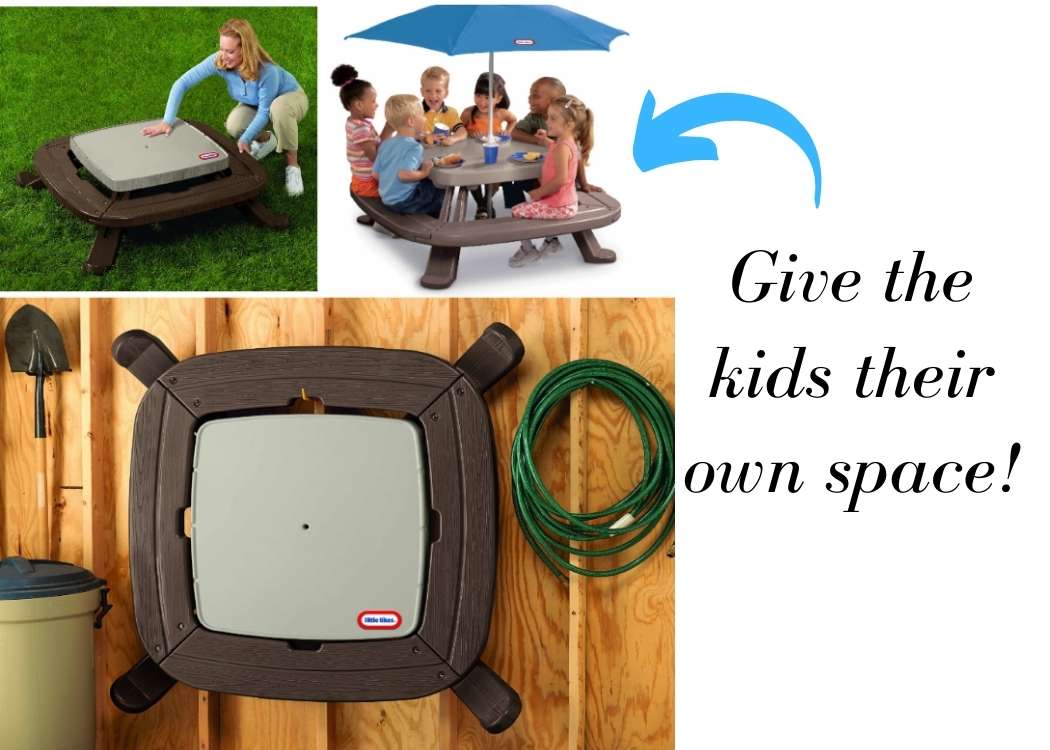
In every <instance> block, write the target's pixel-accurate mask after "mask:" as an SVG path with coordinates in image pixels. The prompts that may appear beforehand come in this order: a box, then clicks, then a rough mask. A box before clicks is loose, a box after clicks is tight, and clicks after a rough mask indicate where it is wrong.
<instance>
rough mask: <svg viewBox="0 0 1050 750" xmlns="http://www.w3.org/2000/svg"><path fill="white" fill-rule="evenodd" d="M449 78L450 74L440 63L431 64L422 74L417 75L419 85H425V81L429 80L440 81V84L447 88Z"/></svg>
mask: <svg viewBox="0 0 1050 750" xmlns="http://www.w3.org/2000/svg"><path fill="white" fill-rule="evenodd" d="M449 78H451V76H449V74H448V71H447V70H445V69H444V68H442V67H441V66H440V65H431V66H430V67H429V68H427V69H426V70H424V71H423V75H421V76H420V77H419V85H420V86H425V85H426V83H427V81H430V80H434V81H441V85H443V86H444V87H445V89H446V90H447V89H448V82H449Z"/></svg>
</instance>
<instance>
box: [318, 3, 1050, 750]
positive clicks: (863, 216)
mask: <svg viewBox="0 0 1050 750" xmlns="http://www.w3.org/2000/svg"><path fill="white" fill-rule="evenodd" d="M564 5H565V6H566V7H569V8H572V9H575V10H578V11H580V12H584V13H588V14H590V15H592V16H594V17H596V18H598V19H600V20H602V21H604V22H606V23H609V24H611V25H613V26H618V27H620V28H624V29H627V30H628V31H630V32H631V35H630V36H629V37H626V38H621V39H619V40H618V41H616V42H615V43H614V44H613V47H612V51H611V52H610V53H607V54H606V53H573V54H553V53H551V54H534V55H529V54H528V53H517V54H504V55H497V70H498V71H499V72H501V73H502V74H503V75H504V76H505V77H507V79H508V81H509V83H510V93H511V98H512V101H513V106H512V109H513V110H514V111H515V112H516V113H517V114H519V116H520V115H523V114H524V113H525V111H526V110H527V108H526V107H525V106H524V99H525V94H526V92H527V88H528V84H529V82H530V81H531V80H533V79H534V78H535V77H537V76H539V75H546V74H552V75H557V76H559V77H561V78H563V80H565V81H566V83H567V84H568V88H569V90H570V91H571V92H573V93H576V94H577V95H579V96H580V97H581V98H583V99H584V100H585V101H586V102H587V103H588V104H590V105H591V106H592V108H593V109H594V110H595V113H596V119H597V144H596V147H595V152H594V157H593V168H592V175H593V180H594V181H595V182H596V183H598V184H600V185H602V186H604V187H606V188H607V189H608V190H609V191H610V192H611V193H613V195H615V196H616V197H617V198H618V199H620V200H621V202H622V203H623V205H624V211H623V219H622V220H621V221H620V222H619V223H617V224H616V225H614V226H613V227H610V228H608V229H605V230H602V231H599V232H598V236H599V237H600V238H601V239H602V240H603V241H604V244H606V245H607V246H609V247H613V248H614V249H616V250H617V251H618V252H619V254H620V260H619V262H618V263H616V264H614V265H613V266H609V267H605V268H602V267H592V266H585V265H584V264H582V262H580V260H579V258H578V256H575V255H574V253H563V254H562V255H561V256H560V257H558V258H557V259H556V260H555V262H547V261H544V262H543V263H541V264H539V265H538V266H536V267H533V268H526V269H521V270H512V269H509V268H506V266H505V265H504V263H505V259H506V256H507V255H509V253H510V251H511V249H512V248H498V249H492V250H488V249H484V250H483V249H464V251H463V257H462V262H461V272H460V280H459V282H458V283H457V284H456V285H455V286H454V287H453V289H452V290H451V293H457V294H463V295H472V296H473V295H501V296H502V295H508V294H509V295H518V294H521V295H529V294H537V293H538V294H545V295H581V294H585V295H598V296H602V295H623V294H627V295H674V296H676V297H677V299H678V304H677V365H678V373H677V374H678V376H677V387H676V396H677V420H678V449H677V452H678V463H679V465H680V471H679V476H681V475H682V474H683V473H684V471H685V469H686V467H687V466H688V465H689V464H690V463H692V462H694V461H700V460H707V461H711V462H713V463H717V462H720V461H731V462H734V463H739V462H743V461H748V460H751V461H764V462H770V461H774V460H796V461H799V462H800V463H801V464H802V466H803V478H804V479H805V487H804V490H803V491H802V492H801V493H799V494H796V495H790V494H787V493H786V492H777V493H767V492H754V493H752V494H750V495H744V494H740V493H736V494H730V495H725V494H722V493H719V492H716V491H712V492H708V493H705V494H703V495H691V494H689V493H687V492H685V491H684V490H683V491H680V492H679V497H678V500H679V503H678V519H679V521H678V534H677V540H678V543H677V558H676V565H677V566H679V567H678V576H677V582H678V585H677V604H678V607H677V739H678V746H679V747H683V748H712V749H717V750H727V749H729V748H748V749H750V748H807V749H809V750H813V749H816V748H829V749H830V748H835V749H838V748H844V747H849V748H890V747H892V748H1046V747H1050V723H1048V722H1047V721H1046V715H1047V706H1048V705H1050V677H1048V675H1050V639H1048V637H1047V633H1048V632H1050V609H1048V607H1047V604H1046V601H1047V595H1048V591H1047V589H1048V587H1047V578H1048V572H1050V545H1048V544H1047V542H1046V540H1047V538H1048V536H1050V509H1048V507H1047V499H1048V498H1047V492H1046V490H1045V481H1046V470H1045V466H1046V456H1047V438H1046V432H1047V429H1046V422H1047V399H1046V395H1045V394H1046V382H1047V374H1048V373H1047V358H1046V355H1045V346H1046V335H1045V322H1046V320H1047V305H1046V302H1045V301H1044V299H1045V298H1044V295H1043V288H1044V285H1045V283H1046V270H1047V261H1046V252H1047V249H1048V242H1047V239H1048V237H1047V226H1046V220H1045V216H1046V202H1047V198H1048V197H1050V190H1048V189H1047V183H1048V180H1050V169H1048V167H1050V158H1048V149H1047V145H1046V144H1047V105H1046V97H1047V95H1048V92H1047V88H1048V87H1047V83H1046V71H1047V70H1048V69H1050V68H1048V65H1047V55H1046V52H1045V50H1046V42H1045V25H1043V24H1041V23H1040V20H1039V19H1037V18H1036V17H1034V16H1032V15H1029V13H1028V12H1027V9H1028V8H1031V7H1034V6H1031V5H1025V4H1021V3H1010V4H997V5H995V6H990V5H989V6H984V7H983V8H980V9H978V8H976V7H954V6H948V5H945V6H942V7H940V8H934V7H929V6H927V7H917V6H916V5H915V4H914V3H907V4H905V3H893V2H891V3H879V4H877V5H869V6H867V8H860V7H857V6H851V7H846V6H845V4H830V3H829V4H826V5H818V4H812V3H790V4H788V3H774V2H769V3H756V2H747V3H718V4H713V3H712V4H688V5H686V4H675V5H672V4H670V3H656V2H649V3H645V4H644V5H640V4H631V5H627V4H618V3H616V4H613V3H596V2H595V3H580V2H577V3H572V2H567V3H564ZM344 7H345V10H338V9H335V8H332V9H328V8H325V9H323V12H322V16H321V17H322V23H321V28H322V30H323V31H322V34H324V33H325V32H328V33H329V35H330V36H329V37H327V38H326V37H322V39H321V40H320V46H319V50H320V51H319V54H320V57H321V70H322V73H324V72H327V71H328V70H330V69H331V68H332V67H334V65H335V64H337V63H339V62H350V63H352V64H354V65H355V66H356V67H358V69H359V70H360V71H361V74H362V76H363V77H365V78H367V79H369V80H371V81H372V82H373V83H374V84H376V86H377V88H378V90H379V93H380V97H381V98H384V97H385V96H386V95H389V94H393V93H398V92H415V91H416V89H417V80H418V74H419V72H420V71H421V70H422V69H423V68H424V67H426V66H427V65H431V64H443V65H445V66H446V67H448V68H449V69H450V70H451V71H452V75H453V81H452V96H451V97H450V102H451V103H452V104H453V105H455V106H457V107H458V108H460V109H462V108H463V107H464V106H465V105H466V104H468V103H469V101H470V98H471V97H470V92H471V85H472V83H473V80H474V78H475V77H476V76H477V74H478V73H480V72H481V71H482V70H483V69H484V67H485V63H486V61H485V59H484V56H481V55H477V56H467V57H459V58H447V57H445V56H444V55H440V54H432V53H427V52H425V51H422V50H414V49H411V48H407V47H398V46H394V45H384V44H380V43H376V42H364V41H346V42H344V41H341V39H340V37H341V36H342V35H344V34H346V33H350V32H352V31H356V30H359V29H362V28H366V27H367V26H370V25H372V24H373V23H376V22H378V21H380V20H383V19H385V18H387V17H390V16H393V15H396V14H397V13H399V12H405V11H407V10H411V9H413V8H414V7H415V5H414V4H405V3H395V2H391V3H384V4H383V5H381V6H380V5H376V6H368V7H361V6H357V5H355V7H353V9H350V7H349V6H344ZM647 89H649V90H652V92H653V94H654V96H655V97H656V102H657V112H658V113H659V112H661V111H663V110H664V109H667V108H668V107H670V106H672V105H673V104H676V103H678V102H680V101H683V100H685V99H688V98H691V97H694V96H699V95H702V94H706V93H713V92H719V91H728V92H740V93H747V94H753V95H756V96H761V97H764V98H768V99H771V100H773V101H775V102H777V103H779V104H780V105H782V106H784V107H786V108H787V109H789V110H790V111H791V112H792V113H794V114H795V115H796V116H797V117H798V118H799V119H800V120H801V121H802V122H803V123H804V124H805V125H806V127H807V128H808V129H809V132H810V134H811V135H812V136H813V139H814V141H815V142H816V144H817V146H818V149H819V151H820V156H821V163H822V166H823V170H824V194H823V201H822V204H821V207H820V208H819V209H815V208H814V206H813V202H812V193H813V184H812V175H811V173H810V170H809V166H808V164H807V162H806V160H805V158H804V156H803V154H802V153H801V151H799V150H798V149H797V148H796V147H795V146H794V145H793V144H792V143H791V142H790V141H788V140H787V139H786V138H784V137H783V136H781V135H780V134H778V133H776V132H774V131H772V130H769V129H766V128H762V127H759V126H753V125H745V124H722V125H715V126H708V127H705V128H703V129H702V130H701V131H698V132H699V133H702V134H703V135H706V136H708V137H711V138H712V139H714V140H715V142H716V143H717V145H718V148H719V153H720V157H721V159H720V161H717V162H697V163H689V164H680V165H674V166H670V167H665V168H662V169H659V170H656V171H653V172H649V173H645V174H643V173H641V172H639V170H638V169H637V168H636V167H635V165H634V163H633V160H632V158H631V146H632V140H633V133H634V127H635V123H636V121H637V117H638V110H639V107H640V105H641V100H642V97H643V95H644V93H645V91H646V90H647ZM324 93H325V92H324V91H323V90H322V91H321V92H319V99H320V103H319V111H320V114H321V117H320V122H321V133H322V135H321V140H322V142H321V143H320V148H319V151H320V152H321V153H339V152H340V149H341V148H342V145H343V144H342V140H341V139H342V131H341V123H342V120H343V119H344V118H345V115H344V114H343V113H342V112H341V111H340V107H339V104H338V99H337V96H336V93H335V90H334V88H333V89H332V90H331V92H330V96H329V97H327V98H326V97H325V96H324ZM322 166H323V171H322V173H321V175H320V177H321V180H322V184H324V185H325V186H330V189H329V188H328V187H326V188H324V190H323V192H324V196H323V202H322V205H321V216H320V218H321V223H322V227H323V231H322V244H321V278H322V281H321V283H322V286H323V288H324V289H325V290H327V291H339V292H347V293H352V294H363V295H380V294H416V293H422V290H421V289H420V288H419V287H418V286H417V278H418V276H419V275H420V274H421V272H422V268H423V264H424V252H423V250H422V248H419V247H418V246H412V245H409V244H407V243H394V242H393V241H391V240H386V239H384V238H381V237H379V236H378V235H374V234H372V233H370V232H368V231H364V230H361V229H359V228H358V227H356V226H354V225H353V217H354V216H356V214H357V212H356V211H355V210H354V209H353V208H352V207H351V204H350V202H349V200H348V198H347V196H346V181H347V178H348V169H347V166H346V164H345V163H344V162H340V161H339V160H338V159H334V158H333V159H332V160H331V161H330V162H329V161H325V160H323V161H322ZM333 208H335V210H333ZM755 248H768V249H780V250H781V251H782V254H781V263H784V262H785V261H786V255H787V254H788V253H791V252H794V253H797V254H798V255H799V261H798V262H797V263H796V264H794V266H795V267H796V268H797V269H798V270H804V269H817V270H819V269H827V270H829V271H832V272H837V271H840V270H845V269H854V270H857V271H859V272H860V273H861V274H862V275H863V277H864V281H863V282H862V285H861V287H860V289H861V293H860V297H859V298H858V299H857V300H856V301H854V302H851V303H849V304H841V303H836V302H834V301H833V300H830V299H822V300H821V301H819V302H816V303H811V304H805V303H801V302H798V301H793V302H790V303H786V304H785V303H776V302H763V303H757V304H750V305H745V304H742V303H740V302H736V301H735V300H734V299H733V298H732V296H731V294H730V288H729V280H730V274H731V272H732V268H733V265H734V264H735V262H736V261H737V259H738V258H739V257H740V256H741V255H743V254H744V253H745V252H747V251H748V250H751V249H755ZM918 249H922V250H925V251H926V266H927V268H932V269H934V270H937V271H939V272H941V274H942V276H943V275H946V274H947V273H949V272H951V271H954V270H958V269H966V270H968V271H970V272H971V273H972V274H973V276H974V281H973V283H972V285H971V294H970V297H969V299H968V300H966V301H965V302H962V303H960V304H950V303H946V302H944V301H943V299H938V300H937V301H936V302H933V303H921V302H912V303H910V304H909V303H896V304H888V303H886V302H883V301H882V300H881V290H882V285H883V283H884V281H885V276H884V272H885V270H886V269H887V268H888V267H889V265H890V263H891V262H892V261H893V260H894V259H897V258H903V259H910V258H911V257H912V255H911V253H912V251H913V250H918ZM720 345H726V346H730V347H732V351H733V353H734V360H735V361H736V362H737V363H738V364H739V365H741V366H745V367H746V366H750V365H752V364H757V363H758V362H757V360H756V359H755V357H754V352H755V350H757V349H759V348H763V349H765V350H766V351H767V352H768V354H767V356H766V358H765V360H764V363H765V364H766V366H767V367H773V366H776V365H779V364H787V363H789V362H790V361H791V360H792V359H793V350H792V347H793V346H802V345H804V346H807V347H808V349H809V351H808V354H807V369H808V367H812V366H816V365H818V364H824V365H827V366H828V367H830V368H831V369H832V376H831V384H832V385H831V394H830V395H829V396H828V397H827V398H824V399H821V400H812V399H804V398H803V399H796V400H789V399H781V400H772V399H769V398H759V399H754V400H746V399H737V400H728V399H725V398H724V397H722V398H714V399H712V398H709V397H708V396H707V392H708V390H709V388H710V381H711V378H712V373H713V369H714V363H715V361H716V354H717V352H716V349H715V347H717V346H720ZM891 345H892V346H896V347H897V357H896V363H897V364H903V365H905V366H907V367H909V368H911V369H913V370H914V369H918V368H920V367H923V366H927V365H941V366H951V365H954V364H956V362H957V361H958V360H957V359H956V357H955V352H956V350H958V349H964V350H965V351H966V353H967V356H966V359H965V364H967V365H971V366H993V367H994V368H995V370H996V375H995V376H994V377H992V378H990V379H987V380H982V381H980V383H979V385H978V389H977V394H976V396H975V397H974V398H971V399H948V398H945V397H943V396H942V397H937V398H933V399H929V400H923V399H919V398H916V397H914V396H909V397H907V398H904V399H900V400H898V399H887V398H883V399H868V400H859V399H857V398H855V397H854V396H853V395H852V392H853V385H854V379H855V376H856V370H855V368H856V367H857V366H858V365H859V364H860V360H861V358H862V357H863V356H865V355H866V354H873V355H879V354H880V353H881V351H882V347H884V346H891ZM1013 441H1018V442H1020V443H1021V445H1022V450H1021V455H1020V458H1019V460H1018V462H1017V464H1016V468H1015V469H1014V472H1013V476H1012V478H1011V484H1012V486H1013V491H1012V492H1010V493H1009V494H1006V493H1003V492H1002V491H1001V489H1000V486H1001V484H1002V482H1003V479H1002V477H1001V476H997V478H996V481H995V482H994V485H993V489H992V490H990V491H989V492H987V493H985V494H983V495H972V494H967V493H964V492H961V491H960V492H956V493H954V494H950V495H937V494H934V493H926V494H922V495H899V494H896V493H892V492H882V493H879V494H875V495H870V496H866V497H864V498H862V499H861V503H860V512H859V513H843V512H842V509H843V508H845V507H846V502H847V501H846V499H845V497H844V496H841V495H830V494H828V493H827V492H825V491H824V483H825V482H826V481H827V476H826V470H827V466H828V465H829V464H830V463H831V462H832V461H836V460H845V461H853V462H856V461H861V460H883V461H885V462H887V463H889V462H899V461H905V460H914V461H920V460H925V461H929V462H936V463H940V462H942V461H946V460H959V461H960V462H963V463H965V464H969V463H974V462H977V461H981V460H989V461H992V462H993V463H994V464H995V465H996V467H997V468H998V469H999V471H1002V470H1003V469H1004V468H1005V466H1006V464H1007V458H1008V451H1009V446H1010V443H1011V442H1013Z"/></svg>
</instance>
